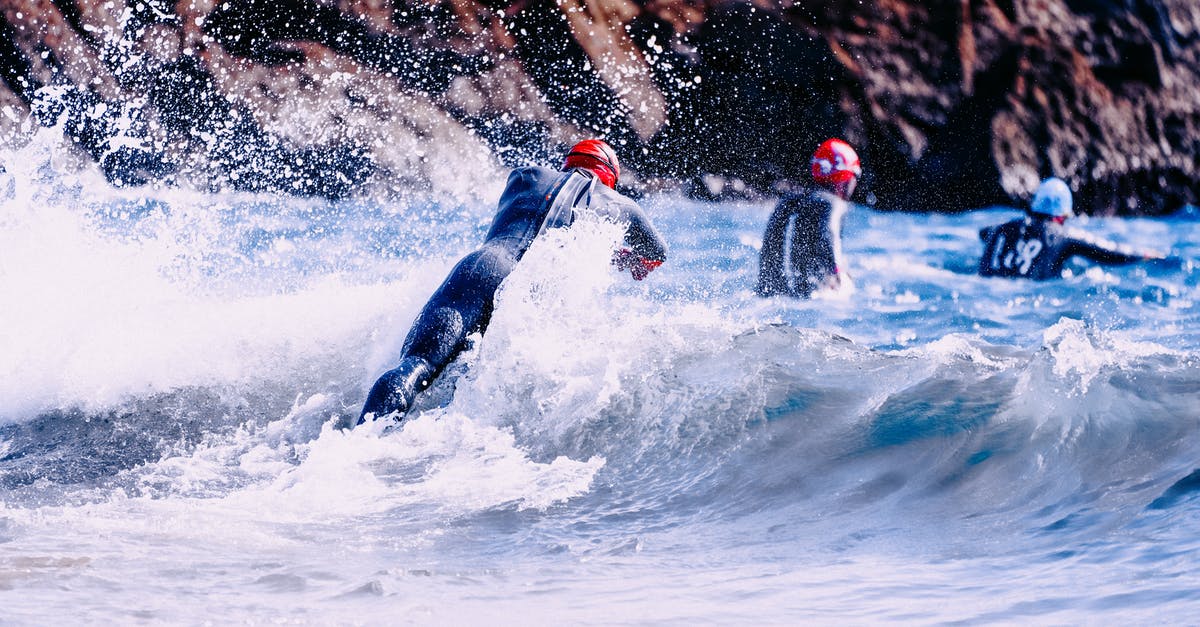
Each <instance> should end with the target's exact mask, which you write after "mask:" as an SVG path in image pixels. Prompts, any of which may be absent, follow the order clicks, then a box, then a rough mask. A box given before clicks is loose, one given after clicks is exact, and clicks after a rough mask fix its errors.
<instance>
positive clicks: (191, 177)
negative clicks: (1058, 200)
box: [0, 0, 1200, 214]
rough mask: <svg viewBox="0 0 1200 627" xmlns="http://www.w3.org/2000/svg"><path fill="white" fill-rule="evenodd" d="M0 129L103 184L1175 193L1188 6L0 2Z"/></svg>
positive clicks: (1182, 198) (1183, 180) (1192, 135)
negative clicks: (569, 158) (496, 180)
mask: <svg viewBox="0 0 1200 627" xmlns="http://www.w3.org/2000/svg"><path fill="white" fill-rule="evenodd" d="M0 7H2V9H0V136H2V137H3V141H5V142H6V143H20V142H21V141H22V140H23V138H25V137H28V135H29V134H30V132H31V130H32V129H33V128H34V127H36V126H58V127H61V129H62V131H63V132H64V134H65V135H66V136H68V137H69V138H70V140H71V141H72V142H73V143H74V145H76V146H78V148H79V149H80V150H81V151H82V152H83V153H85V154H87V155H89V156H90V157H91V158H93V159H94V160H95V161H96V162H97V163H98V164H99V165H100V166H101V167H102V168H103V170H104V171H105V173H106V174H107V175H108V176H109V178H110V179H111V180H112V181H114V183H117V184H120V185H138V184H144V183H146V182H154V183H156V184H173V183H176V182H178V183H186V184H189V185H201V186H208V187H216V188H220V187H232V188H237V189H248V190H261V191H285V192H289V193H301V194H320V195H326V196H343V195H348V194H359V193H382V194H384V195H390V194H401V195H403V194H407V193H418V194H427V193H434V194H436V193H440V192H444V191H447V190H452V189H464V188H469V184H468V183H469V179H470V177H472V176H473V175H475V174H476V173H478V172H481V171H490V172H497V171H499V169H500V167H501V166H502V165H513V164H517V163H523V162H528V161H540V160H546V159H556V158H557V155H559V154H561V151H562V149H563V147H564V146H565V145H566V144H567V143H569V142H571V141H574V140H575V139H578V138H580V137H583V136H585V135H592V134H601V135H603V136H605V137H607V138H609V139H610V141H611V142H612V143H613V144H614V145H615V146H617V148H618V152H619V153H620V155H621V157H622V159H623V161H624V162H625V164H626V165H627V170H628V171H629V173H630V176H629V177H628V178H627V180H626V181H625V182H628V184H630V185H633V186H635V187H642V188H651V189H652V188H669V187H682V188H684V189H685V190H687V191H688V192H689V193H692V194H695V195H699V196H704V197H714V196H724V195H728V194H754V193H775V192H777V191H779V190H782V189H786V188H788V187H790V186H794V185H796V184H799V183H801V182H802V181H803V179H804V175H803V173H804V171H805V170H806V168H807V158H808V155H809V153H810V152H811V150H812V148H813V147H814V146H815V145H816V144H817V143H818V142H819V141H820V140H821V139H823V138H825V137H827V136H831V135H840V136H843V137H845V138H846V139H848V140H849V141H851V142H852V143H853V144H854V145H855V146H857V147H858V148H859V149H860V154H861V155H862V157H863V161H864V164H865V166H866V168H867V171H868V174H867V176H866V177H865V179H864V181H863V185H862V186H861V187H860V189H861V190H862V192H861V194H862V198H863V199H866V200H867V201H869V202H874V203H875V204H876V205H877V206H879V207H881V208H896V209H912V210H948V211H953V210H962V209H969V208H974V207H980V206H985V205H989V204H993V203H1013V202H1016V203H1019V202H1022V201H1023V200H1024V199H1025V198H1027V197H1028V195H1029V193H1030V192H1031V191H1032V189H1033V187H1034V186H1035V185H1036V183H1037V181H1038V179H1039V178H1040V177H1043V176H1047V175H1050V174H1055V175H1058V176H1061V177H1063V178H1065V179H1067V180H1068V181H1069V182H1070V183H1071V185H1072V187H1073V188H1075V189H1076V190H1077V205H1078V206H1079V207H1080V208H1082V209H1084V210H1086V211H1090V212H1093V213H1099V214H1113V213H1118V214H1128V213H1133V214H1161V213H1166V212H1169V211H1172V210H1174V209H1176V208H1178V207H1179V206H1180V205H1182V204H1184V203H1188V202H1190V203H1197V199H1198V196H1200V70H1198V69H1197V68H1200V5H1196V4H1195V3H1193V2H1190V1H1189V0H928V1H922V2H912V1H909V0H867V1H865V2H863V1H858V0H856V1H849V0H840V1H838V0H828V1H812V2H794V1H792V0H777V1H775V2H768V1H765V0H752V1H741V2H733V1H729V0H516V1H500V0H423V1H420V2H403V1H400V0H395V1H389V0H362V1H351V0H293V1H291V2H281V1H279V0H238V1H235V0H227V1H225V2H219V1H217V0H179V2H177V3H174V4H172V3H170V2H167V1H166V0H0Z"/></svg>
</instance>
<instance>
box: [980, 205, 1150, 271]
mask: <svg viewBox="0 0 1200 627" xmlns="http://www.w3.org/2000/svg"><path fill="white" fill-rule="evenodd" d="M979 237H980V239H982V240H983V241H984V245H983V257H982V258H980V260H979V274H980V275H982V276H1002V277H1009V278H1029V279H1034V280H1038V281H1042V280H1045V279H1055V278H1059V277H1061V276H1062V268H1063V264H1064V263H1066V261H1067V259H1070V258H1071V257H1072V256H1074V255H1079V256H1081V257H1086V258H1088V259H1091V260H1092V261H1095V262H1097V263H1104V264H1124V263H1133V262H1135V261H1140V260H1142V259H1144V258H1145V256H1144V255H1143V254H1140V253H1137V252H1136V251H1134V250H1133V249H1131V248H1128V247H1126V246H1121V245H1119V244H1115V243H1113V242H1108V241H1105V240H1101V239H1098V238H1094V237H1092V236H1090V235H1088V234H1086V233H1081V232H1078V231H1075V230H1073V229H1068V228H1066V227H1064V226H1063V225H1061V224H1059V223H1057V222H1054V221H1053V220H1050V219H1043V218H1040V217H1037V216H1033V215H1031V216H1027V217H1024V218H1018V219H1016V220H1013V221H1011V222H1005V223H1004V224H1001V225H998V226H989V227H987V228H984V229H982V230H980V231H979Z"/></svg>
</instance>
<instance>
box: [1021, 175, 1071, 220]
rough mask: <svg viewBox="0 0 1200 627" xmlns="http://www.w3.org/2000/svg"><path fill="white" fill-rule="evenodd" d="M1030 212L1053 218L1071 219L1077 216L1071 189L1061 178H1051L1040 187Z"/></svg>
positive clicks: (1034, 196)
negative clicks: (1073, 206)
mask: <svg viewBox="0 0 1200 627" xmlns="http://www.w3.org/2000/svg"><path fill="white" fill-rule="evenodd" d="M1029 212H1030V213H1036V214H1039V215H1043V216H1049V217H1051V218H1070V217H1073V216H1074V215H1075V212H1074V211H1073V210H1072V202H1071V188H1070V187H1067V184H1066V183H1065V182H1064V181H1063V180H1062V179H1060V178H1056V177H1051V178H1048V179H1046V180H1044V181H1042V184H1041V185H1038V189H1037V193H1036V194H1034V195H1033V202H1032V203H1030V205H1029Z"/></svg>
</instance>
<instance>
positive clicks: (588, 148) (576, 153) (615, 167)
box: [562, 139, 621, 187]
mask: <svg viewBox="0 0 1200 627" xmlns="http://www.w3.org/2000/svg"><path fill="white" fill-rule="evenodd" d="M570 168H583V169H584V170H588V171H590V172H591V173H593V174H595V175H596V178H598V179H600V182H601V183H604V184H605V185H607V186H609V187H616V185H617V179H619V178H621V164H620V162H618V161H617V153H616V152H613V149H612V146H609V145H608V144H606V143H604V142H603V141H600V140H599V139H585V140H583V141H581V142H579V143H578V144H575V146H574V147H573V148H571V152H568V153H567V160H566V161H564V162H563V167H562V169H564V170H567V169H570Z"/></svg>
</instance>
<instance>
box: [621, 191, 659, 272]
mask: <svg viewBox="0 0 1200 627" xmlns="http://www.w3.org/2000/svg"><path fill="white" fill-rule="evenodd" d="M623 213H624V215H623V216H622V217H623V219H624V220H625V221H626V222H627V224H628V226H626V227H625V243H626V244H628V245H629V247H630V248H631V249H633V252H634V253H635V254H637V255H638V256H639V257H641V258H643V259H646V260H649V261H654V262H658V263H659V264H661V263H662V262H664V261H666V260H667V242H666V240H664V239H663V237H662V235H660V234H659V233H658V230H657V229H655V228H654V225H653V224H651V223H650V219H649V218H647V217H646V214H645V212H643V211H642V208H641V207H639V206H638V205H637V204H636V203H634V202H630V203H628V205H627V206H625V207H624V211H623ZM656 267H657V266H656Z"/></svg>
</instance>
